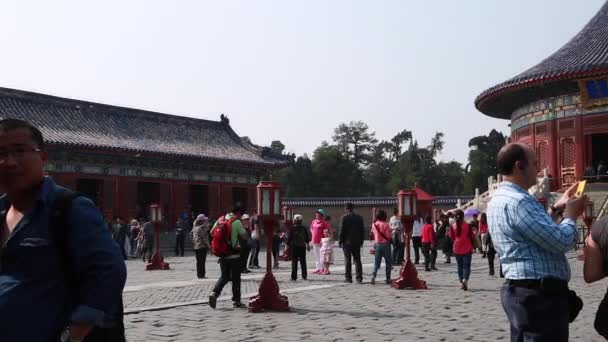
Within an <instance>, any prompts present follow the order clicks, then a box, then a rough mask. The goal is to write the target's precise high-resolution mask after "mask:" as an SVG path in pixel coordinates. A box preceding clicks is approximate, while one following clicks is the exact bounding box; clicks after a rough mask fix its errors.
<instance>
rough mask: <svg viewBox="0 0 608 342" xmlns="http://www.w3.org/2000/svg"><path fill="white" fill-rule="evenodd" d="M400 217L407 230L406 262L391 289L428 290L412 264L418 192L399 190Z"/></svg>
mask: <svg viewBox="0 0 608 342" xmlns="http://www.w3.org/2000/svg"><path fill="white" fill-rule="evenodd" d="M397 204H398V209H399V217H400V218H401V223H402V224H403V227H404V229H405V242H406V245H405V255H406V261H405V263H404V264H403V266H402V267H401V271H400V272H399V278H397V279H395V280H393V282H392V284H391V287H393V288H395V289H400V290H402V289H405V288H412V289H414V290H420V289H426V288H427V287H426V281H424V280H420V279H418V271H416V267H415V266H414V264H413V263H412V259H411V255H410V254H411V252H410V241H411V239H412V229H413V222H414V216H415V215H416V192H415V191H413V190H399V192H398V193H397Z"/></svg>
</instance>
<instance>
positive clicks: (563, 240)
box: [487, 182, 578, 281]
mask: <svg viewBox="0 0 608 342" xmlns="http://www.w3.org/2000/svg"><path fill="white" fill-rule="evenodd" d="M487 214H488V225H489V228H490V235H491V236H492V241H493V242H494V247H495V248H496V251H497V252H498V254H499V257H500V263H501V264H502V267H503V272H504V274H505V277H506V278H507V279H541V278H545V277H557V278H560V279H563V280H566V281H568V280H570V265H568V260H567V259H566V255H565V253H566V252H567V251H569V250H571V249H572V248H574V246H575V244H576V240H577V238H578V233H577V230H576V223H575V222H574V220H572V219H570V218H566V219H564V220H563V221H562V222H561V224H556V223H555V222H553V220H552V219H551V216H549V214H547V212H546V211H545V209H544V208H543V206H542V205H541V204H540V203H539V202H538V201H537V200H536V199H535V198H534V197H533V196H532V195H530V194H529V193H528V192H527V191H525V190H524V189H522V188H521V187H520V186H518V185H516V184H513V183H511V182H504V183H503V184H501V186H500V188H499V189H498V190H497V191H496V193H495V194H494V195H492V200H491V201H490V203H489V204H488V210H487Z"/></svg>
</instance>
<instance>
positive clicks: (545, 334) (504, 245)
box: [487, 144, 587, 341]
mask: <svg viewBox="0 0 608 342" xmlns="http://www.w3.org/2000/svg"><path fill="white" fill-rule="evenodd" d="M497 166H498V172H499V173H501V174H502V175H503V176H504V183H502V184H501V186H500V188H499V189H498V190H497V191H496V193H494V195H492V200H491V201H490V203H489V204H488V212H487V214H488V224H489V229H490V235H491V237H492V241H493V242H494V247H495V249H496V251H497V252H498V254H499V256H500V262H501V264H502V267H503V271H504V274H505V278H506V282H505V285H504V286H503V288H502V290H501V300H502V305H503V308H504V310H505V312H506V314H507V317H508V318H509V321H510V322H511V341H524V340H525V341H567V340H568V322H569V314H570V309H569V305H568V281H569V280H570V266H569V264H568V260H567V259H566V256H565V253H566V252H567V251H569V250H571V249H572V248H574V246H575V244H576V241H577V237H578V233H577V229H576V219H577V218H578V217H579V216H580V215H581V214H582V213H583V210H584V205H585V201H586V200H587V198H586V196H582V197H578V198H576V197H575V196H574V193H575V190H576V186H577V184H575V185H573V186H572V187H570V188H569V189H568V190H566V192H565V193H564V194H563V196H562V197H561V198H560V199H559V200H558V201H557V202H556V203H555V204H554V205H553V206H551V209H550V210H549V212H546V211H545V209H544V208H543V206H542V205H541V204H540V203H539V202H538V201H537V200H536V198H534V197H533V196H532V195H530V194H529V193H528V191H527V189H528V188H530V187H532V186H533V185H535V184H536V175H537V172H538V171H537V159H536V153H535V151H534V150H533V149H532V148H531V147H529V146H527V145H523V144H508V145H506V146H504V147H503V148H502V149H501V150H500V152H499V153H498V157H497ZM562 210H564V219H563V221H561V223H560V224H557V223H556V222H555V220H556V218H557V216H558V215H559V213H560V212H561V211H562Z"/></svg>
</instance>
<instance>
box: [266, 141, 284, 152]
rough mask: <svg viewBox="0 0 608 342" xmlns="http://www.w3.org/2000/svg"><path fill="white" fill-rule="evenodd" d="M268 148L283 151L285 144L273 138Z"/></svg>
mask: <svg viewBox="0 0 608 342" xmlns="http://www.w3.org/2000/svg"><path fill="white" fill-rule="evenodd" d="M270 148H271V149H272V150H274V151H277V152H279V153H283V151H285V145H284V144H283V143H282V142H281V141H279V140H273V141H272V142H271V143H270Z"/></svg>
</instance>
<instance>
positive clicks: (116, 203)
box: [112, 177, 129, 222]
mask: <svg viewBox="0 0 608 342" xmlns="http://www.w3.org/2000/svg"><path fill="white" fill-rule="evenodd" d="M112 183H113V184H112V186H113V187H114V207H113V208H114V215H118V216H122V219H123V220H125V221H127V222H129V221H128V220H129V218H128V217H126V216H124V215H123V214H122V213H121V210H120V204H121V202H122V201H121V200H120V194H119V192H120V190H119V188H118V177H114V178H113V179H112Z"/></svg>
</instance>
